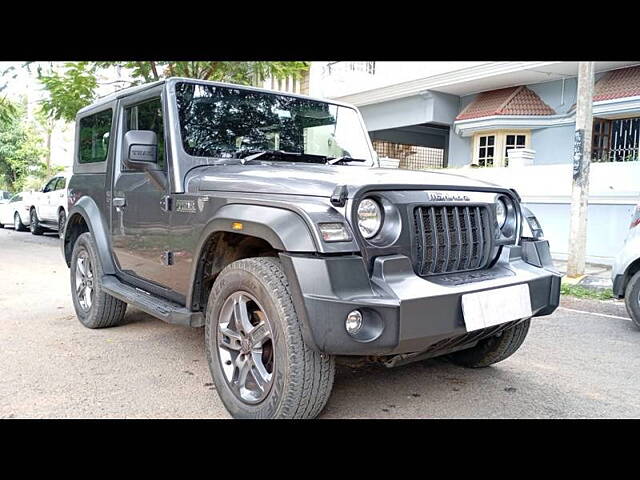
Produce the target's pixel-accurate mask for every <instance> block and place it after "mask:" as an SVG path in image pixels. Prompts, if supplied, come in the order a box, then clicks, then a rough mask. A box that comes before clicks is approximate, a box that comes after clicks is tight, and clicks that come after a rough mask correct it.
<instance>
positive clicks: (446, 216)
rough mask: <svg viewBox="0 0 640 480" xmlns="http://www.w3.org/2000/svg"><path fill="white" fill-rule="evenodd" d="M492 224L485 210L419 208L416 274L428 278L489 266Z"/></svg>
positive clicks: (466, 207)
mask: <svg viewBox="0 0 640 480" xmlns="http://www.w3.org/2000/svg"><path fill="white" fill-rule="evenodd" d="M488 222H489V214H488V212H487V209H486V208H485V207H480V206H475V205H473V206H472V205H464V206H426V205H425V206H420V207H416V209H415V212H414V225H415V232H416V242H415V244H416V249H415V258H414V262H415V268H416V272H417V273H418V274H419V275H421V276H426V275H434V274H439V273H450V272H459V271H465V270H475V269H479V268H483V267H484V266H486V264H487V262H488V254H489V250H490V245H489V236H488V235H487V231H488V230H487V227H488Z"/></svg>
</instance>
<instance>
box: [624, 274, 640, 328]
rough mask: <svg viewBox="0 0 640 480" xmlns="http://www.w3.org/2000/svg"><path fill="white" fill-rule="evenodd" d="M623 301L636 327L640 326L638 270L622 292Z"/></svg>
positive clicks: (639, 276)
mask: <svg viewBox="0 0 640 480" xmlns="http://www.w3.org/2000/svg"><path fill="white" fill-rule="evenodd" d="M624 303H625V304H626V306H627V312H628V313H629V316H630V317H631V320H633V323H634V324H635V326H636V327H638V328H640V272H636V273H635V275H633V277H631V280H629V283H627V288H626V289H625V292H624Z"/></svg>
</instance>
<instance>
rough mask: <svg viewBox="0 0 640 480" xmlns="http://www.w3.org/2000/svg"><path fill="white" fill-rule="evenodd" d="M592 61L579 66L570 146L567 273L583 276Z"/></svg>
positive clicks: (591, 104) (572, 275)
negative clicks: (574, 123) (571, 148)
mask: <svg viewBox="0 0 640 480" xmlns="http://www.w3.org/2000/svg"><path fill="white" fill-rule="evenodd" d="M592 107H593V62H580V63H579V65H578V99H577V102H576V133H575V137H574V146H573V190H572V192H571V218H570V220H569V261H568V263H567V276H569V277H579V276H580V275H584V266H585V258H586V250H587V205H588V200H589V164H590V163H591V131H592V129H593V108H592Z"/></svg>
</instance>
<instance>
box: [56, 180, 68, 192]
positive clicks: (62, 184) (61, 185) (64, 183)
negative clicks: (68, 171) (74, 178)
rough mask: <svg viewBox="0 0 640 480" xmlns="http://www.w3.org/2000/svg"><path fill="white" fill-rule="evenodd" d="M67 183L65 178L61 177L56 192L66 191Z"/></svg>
mask: <svg viewBox="0 0 640 480" xmlns="http://www.w3.org/2000/svg"><path fill="white" fill-rule="evenodd" d="M66 183H67V181H66V179H65V178H64V177H60V178H59V179H58V183H56V190H64V187H65V186H66Z"/></svg>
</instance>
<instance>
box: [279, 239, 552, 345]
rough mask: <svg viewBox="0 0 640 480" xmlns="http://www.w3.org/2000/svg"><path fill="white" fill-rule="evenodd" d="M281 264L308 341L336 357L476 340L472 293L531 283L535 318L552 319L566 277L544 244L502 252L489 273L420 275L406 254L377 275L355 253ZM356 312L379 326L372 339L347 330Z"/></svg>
mask: <svg viewBox="0 0 640 480" xmlns="http://www.w3.org/2000/svg"><path fill="white" fill-rule="evenodd" d="M281 259H282V263H283V265H284V268H285V271H286V273H287V278H288V279H289V284H290V288H291V293H292V297H293V301H294V305H295V308H296V312H297V314H298V317H299V318H300V320H301V325H302V333H303V336H304V338H305V341H306V343H307V344H309V345H310V346H311V347H312V348H314V349H315V350H317V351H319V352H322V353H327V354H332V355H394V354H402V353H413V352H424V351H427V350H429V349H430V348H432V347H434V346H437V345H441V344H443V343H449V344H450V343H451V342H447V341H446V340H447V339H453V338H459V339H460V341H458V342H457V343H456V345H457V346H465V342H466V341H472V340H474V341H477V340H478V339H480V338H482V333H483V332H481V331H476V332H474V333H478V335H471V334H469V333H468V332H467V330H466V328H465V322H464V318H463V313H462V305H461V297H462V295H464V294H466V293H471V292H477V291H481V290H488V289H493V288H500V287H506V286H511V285H518V284H525V283H526V284H528V285H529V292H530V297H531V310H532V312H533V316H541V315H549V314H550V313H552V312H553V311H554V310H555V309H556V308H557V306H558V303H559V300H560V278H561V276H560V274H559V273H558V272H557V271H556V270H555V268H554V267H553V263H552V261H551V256H550V255H549V245H548V243H547V242H546V241H544V240H543V241H523V243H522V245H521V246H506V247H503V250H502V253H501V255H500V257H499V259H498V261H497V262H496V263H495V264H494V265H493V266H492V267H491V268H488V269H485V270H479V271H473V272H466V273H457V274H445V275H438V276H433V277H428V278H422V277H419V276H417V275H416V274H415V273H414V271H413V268H412V265H411V261H410V259H409V258H407V257H405V256H402V255H391V256H386V257H378V258H376V260H375V263H374V269H373V273H372V274H371V275H369V272H368V271H367V268H366V265H365V263H364V261H363V259H362V258H361V257H359V256H355V255H352V256H335V257H319V256H304V255H294V254H281ZM354 309H359V310H360V311H361V312H363V313H364V317H365V325H368V324H371V325H373V326H374V328H373V330H372V331H373V334H372V335H370V336H369V337H366V336H365V337H366V338H360V339H356V338H353V337H352V336H350V335H349V334H348V333H347V332H346V330H345V327H344V321H345V317H346V316H347V314H348V313H349V312H350V311H351V310H354ZM367 322H368V323H367ZM492 331H494V330H492ZM492 331H489V330H488V331H487V332H486V333H487V334H490V333H491V332H492Z"/></svg>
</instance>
